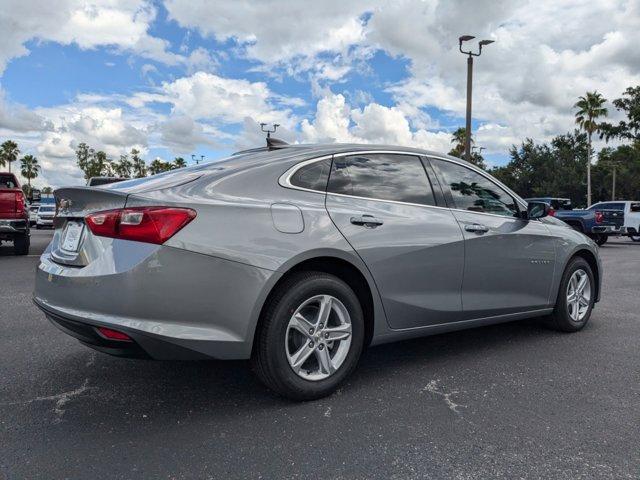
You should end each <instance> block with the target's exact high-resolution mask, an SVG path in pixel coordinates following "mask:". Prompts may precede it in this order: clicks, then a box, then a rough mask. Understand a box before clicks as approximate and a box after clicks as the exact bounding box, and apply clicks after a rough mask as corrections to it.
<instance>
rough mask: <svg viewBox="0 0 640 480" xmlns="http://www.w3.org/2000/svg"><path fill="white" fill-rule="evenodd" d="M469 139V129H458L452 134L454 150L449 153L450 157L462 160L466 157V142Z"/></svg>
mask: <svg viewBox="0 0 640 480" xmlns="http://www.w3.org/2000/svg"><path fill="white" fill-rule="evenodd" d="M466 139H467V129H466V128H465V127H460V128H458V129H457V130H456V131H455V132H453V133H452V134H451V143H452V144H453V148H452V149H451V151H450V152H449V155H453V156H454V157H458V158H462V157H463V156H464V149H465V145H464V142H465V140H466ZM471 144H473V137H471Z"/></svg>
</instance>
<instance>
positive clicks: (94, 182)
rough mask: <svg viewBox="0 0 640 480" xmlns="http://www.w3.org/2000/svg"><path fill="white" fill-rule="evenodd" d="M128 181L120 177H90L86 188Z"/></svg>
mask: <svg viewBox="0 0 640 480" xmlns="http://www.w3.org/2000/svg"><path fill="white" fill-rule="evenodd" d="M125 180H128V179H126V178H121V177H91V178H90V179H89V180H88V181H87V187H98V186H100V185H108V184H109V183H116V182H124V181H125Z"/></svg>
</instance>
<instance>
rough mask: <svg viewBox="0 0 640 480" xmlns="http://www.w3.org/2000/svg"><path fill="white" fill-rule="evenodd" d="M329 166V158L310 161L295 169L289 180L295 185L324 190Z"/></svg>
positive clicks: (327, 179)
mask: <svg viewBox="0 0 640 480" xmlns="http://www.w3.org/2000/svg"><path fill="white" fill-rule="evenodd" d="M330 168H331V159H330V158H327V159H325V160H320V161H318V162H313V163H310V164H309V165H305V166H304V167H300V168H299V169H298V170H296V172H295V173H294V174H293V175H292V176H291V178H290V179H289V182H290V183H291V185H294V186H296V187H300V188H306V189H309V190H319V191H321V192H324V191H325V190H326V189H327V182H328V181H329V169H330Z"/></svg>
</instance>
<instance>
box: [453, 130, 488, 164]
mask: <svg viewBox="0 0 640 480" xmlns="http://www.w3.org/2000/svg"><path fill="white" fill-rule="evenodd" d="M466 137H467V129H466V128H465V127H460V128H458V129H457V130H456V131H455V132H453V133H452V134H451V143H452V144H453V148H452V149H451V150H450V151H449V155H451V156H453V157H458V158H463V159H464V158H465V155H464V153H465V145H464V142H465V139H466ZM473 143H474V140H473V135H472V136H471V145H473ZM471 163H473V164H474V165H475V166H477V167H480V168H482V169H486V167H487V166H486V164H485V163H484V157H483V156H482V155H480V154H479V153H478V152H474V151H472V152H471Z"/></svg>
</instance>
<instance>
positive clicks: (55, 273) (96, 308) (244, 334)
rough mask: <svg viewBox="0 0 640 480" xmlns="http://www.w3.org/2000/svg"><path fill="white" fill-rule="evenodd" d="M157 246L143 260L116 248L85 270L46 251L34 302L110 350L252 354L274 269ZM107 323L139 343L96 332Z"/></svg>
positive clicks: (172, 355) (157, 355)
mask: <svg viewBox="0 0 640 480" xmlns="http://www.w3.org/2000/svg"><path fill="white" fill-rule="evenodd" d="M127 243H134V244H135V243H136V242H127ZM139 245H140V244H139ZM134 248H135V246H134ZM152 248H153V253H151V254H150V255H148V256H145V258H144V259H142V260H140V258H136V257H135V256H133V255H126V249H121V248H117V247H116V248H113V249H110V250H108V251H105V252H104V253H103V254H102V256H101V257H100V258H99V259H96V260H95V261H94V262H92V263H91V264H89V265H88V266H86V267H82V268H78V267H72V266H69V267H67V266H64V265H60V264H58V263H55V262H53V261H52V260H51V256H50V254H49V253H48V252H45V254H43V255H42V257H41V259H40V264H39V266H38V268H37V271H36V286H35V292H34V302H35V304H36V305H37V306H38V307H40V309H42V310H43V311H44V313H45V315H46V316H47V317H48V318H49V319H50V320H51V321H52V322H53V323H54V324H55V325H56V326H58V327H59V328H60V329H61V330H63V331H64V332H66V333H68V334H70V335H72V336H74V337H76V338H78V339H79V340H80V341H81V342H83V343H85V344H87V345H89V346H91V347H93V348H96V349H98V350H101V351H104V352H105V353H111V354H113V355H120V356H146V357H150V358H154V359H161V360H169V359H172V360H173V359H180V360H186V359H202V358H216V359H246V358H249V357H250V355H251V348H252V343H253V333H254V330H255V325H256V323H257V318H258V316H259V313H260V306H261V305H262V302H263V301H264V298H265V297H266V294H267V285H269V284H270V283H271V280H272V277H273V272H271V271H270V270H264V269H260V268H257V267H252V266H249V265H245V264H241V263H238V262H233V261H229V260H223V259H219V258H216V257H211V256H207V255H201V254H196V253H192V252H188V251H185V250H181V249H177V248H172V247H166V246H159V247H157V246H153V247H152ZM138 249H139V248H138ZM101 326H102V327H107V328H111V329H114V330H117V331H120V332H123V333H125V334H127V335H128V336H130V337H131V338H132V339H133V343H134V344H135V345H124V342H115V343H114V341H106V340H105V339H104V338H102V337H100V336H99V335H98V334H97V332H96V330H95V327H101ZM96 336H97V338H96ZM141 352H142V355H141Z"/></svg>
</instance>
